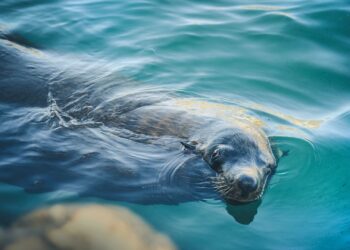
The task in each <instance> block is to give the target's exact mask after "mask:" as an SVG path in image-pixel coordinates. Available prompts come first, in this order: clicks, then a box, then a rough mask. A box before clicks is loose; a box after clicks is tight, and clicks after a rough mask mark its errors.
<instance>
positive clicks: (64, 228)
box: [0, 205, 176, 250]
mask: <svg viewBox="0 0 350 250" xmlns="http://www.w3.org/2000/svg"><path fill="white" fill-rule="evenodd" d="M0 248H1V249H4V250H31V249H35V250H44V249H45V250H58V249H69V250H75V249H76V250H78V249H84V250H97V249H98V250H100V249H104V250H109V249H113V250H115V249H123V250H124V249H125V250H127V249H132V250H137V249H142V250H147V249H150V250H151V249H152V250H154V249H159V250H166V249H176V248H175V246H174V245H173V243H172V242H171V241H170V240H169V239H168V238H167V237H166V236H164V235H162V234H159V233H156V232H155V231H154V230H153V229H151V228H150V227H149V226H148V225H147V224H146V223H145V222H144V221H143V220H142V219H141V218H140V217H138V216H137V215H135V214H133V213H132V212H130V211H129V210H127V209H126V208H122V207H108V206H101V205H80V206H72V205H55V206H53V207H49V208H44V209H40V210H37V211H34V212H32V213H30V214H28V215H26V216H24V217H22V218H20V219H19V220H17V221H16V222H15V223H14V224H13V225H12V226H11V227H10V228H8V229H7V230H2V231H0Z"/></svg>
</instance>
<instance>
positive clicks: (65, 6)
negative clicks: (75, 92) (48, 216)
mask: <svg viewBox="0 0 350 250" xmlns="http://www.w3.org/2000/svg"><path fill="white" fill-rule="evenodd" d="M349 24H350V2H349V1H345V0H344V1H341V0H334V1H259V2H253V1H228V0H222V1H199V0H189V1H166V0H157V1H156V0H153V1H152V0H142V1H139V0H137V1H98V0H72V1H68V0H66V1H65V0H55V1H44V0H41V1H29V0H2V1H1V3H0V25H1V27H0V28H1V29H2V30H6V32H9V33H12V34H18V36H21V37H23V38H24V39H25V40H26V41H29V42H30V43H31V44H33V46H35V47H37V48H38V49H40V50H41V51H43V52H45V53H48V54H50V53H51V54H54V55H56V56H57V57H59V55H62V57H64V58H65V60H69V59H67V58H75V59H74V60H77V61H80V60H81V61H84V60H85V59H86V61H88V62H90V63H91V62H93V63H92V64H93V65H94V63H95V64H96V65H100V64H99V62H103V63H101V64H102V65H106V66H108V67H109V68H113V71H114V70H115V71H117V72H119V73H120V74H122V75H123V76H125V77H128V78H131V79H133V80H135V81H137V82H138V84H139V85H140V84H141V85H142V84H144V85H145V86H146V85H147V86H156V87H160V88H164V89H167V90H169V89H170V90H174V91H175V92H177V93H179V94H180V95H186V96H199V97H200V98H202V99H204V100H211V101H214V102H219V103H226V104H230V105H236V104H239V105H241V106H244V107H247V108H249V109H250V110H252V111H254V112H255V114H256V115H257V116H259V118H261V119H263V120H264V122H265V123H266V124H267V127H268V128H269V135H270V136H272V137H273V138H272V141H273V143H274V145H276V146H277V147H279V148H281V149H283V150H287V151H288V155H287V156H285V157H283V158H282V159H281V160H280V162H279V165H278V168H277V172H276V174H275V175H274V176H273V178H272V179H271V181H270V183H269V186H268V188H267V190H266V192H265V194H264V196H263V199H262V201H261V203H260V204H259V205H258V207H257V208H256V211H253V214H254V213H256V214H255V216H253V217H252V216H251V215H250V216H248V217H250V218H249V219H248V221H247V220H243V222H245V223H242V220H237V218H236V219H235V218H234V217H235V216H232V214H235V215H237V214H238V215H239V217H240V218H241V217H244V215H245V214H251V211H250V210H251V209H252V208H251V206H250V205H244V206H237V207H227V205H226V204H225V203H224V202H221V201H218V200H211V199H208V200H204V201H191V202H184V203H179V204H178V205H159V204H154V205H152V204H151V205H138V204H135V203H127V202H118V201H111V200H108V199H99V198H81V197H79V196H77V195H75V194H74V193H73V194H67V193H65V192H63V191H62V192H60V191H59V190H58V191H54V192H45V193H39V194H30V193H27V192H25V191H23V189H21V188H20V187H17V186H15V185H10V184H5V183H3V184H1V185H0V201H1V206H0V219H1V222H2V223H3V224H6V223H8V222H9V221H11V220H13V219H14V218H15V217H17V216H18V215H20V214H22V213H25V212H28V211H30V210H31V209H34V208H36V207H40V206H43V205H47V204H53V203H58V202H75V201H78V202H91V201H93V202H99V203H102V204H111V203H112V204H121V205H124V206H127V207H129V208H130V209H132V210H133V211H135V212H136V213H138V214H139V215H141V216H142V217H143V218H144V219H145V220H146V221H148V222H149V223H150V224H151V225H153V226H154V227H155V228H156V229H158V230H159V231H161V232H164V233H165V234H167V235H168V236H169V237H170V238H171V239H172V240H173V241H174V242H175V244H176V245H177V246H178V247H179V249H349V248H350V215H349V211H350V195H349V193H350V192H349V191H350V181H349V179H350V165H349V162H350V161H349V160H350V132H349V126H350V29H349ZM0 63H1V62H0ZM0 91H1V90H0ZM35 111H36V110H35V109H31V110H29V111H28V110H21V112H22V113H21V112H19V111H16V110H15V109H14V108H13V107H11V106H3V105H2V106H1V109H0V124H1V128H0V141H3V142H4V143H1V151H2V153H1V158H0V167H3V166H5V165H9V164H10V165H11V164H12V165H13V166H15V165H16V164H20V163H23V162H25V163H28V162H29V163H28V165H29V166H30V165H35V164H42V163H43V161H39V160H38V158H35V156H36V153H37V148H38V147H46V146H47V147H48V148H50V146H51V147H55V145H63V143H67V144H68V142H67V141H68V140H69V138H63V139H62V138H60V137H59V136H60V135H55V136H49V135H47V134H49V133H50V130H49V129H47V130H45V131H44V132H42V131H41V130H40V131H41V132H40V131H39V129H42V127H41V126H39V125H38V126H33V127H30V128H29V129H27V130H24V129H23V128H24V127H25V128H27V127H28V126H29V125H28V124H26V122H27V119H31V118H32V117H33V116H35V115H34V113H35ZM276 114H283V115H276ZM29 116H30V117H31V118H29ZM290 117H294V118H297V119H301V120H307V121H316V120H317V121H318V122H317V124H318V125H317V126H303V125H300V124H297V123H293V122H290V119H289V118H290ZM12 120H13V122H11V121H12ZM282 125H287V127H288V129H284V128H283V127H282ZM293 129H294V130H295V131H294V130H293ZM36 130H38V131H36ZM33 134H34V135H35V137H34V138H33V137H31V136H32V135H33ZM38 135H41V136H40V137H38ZM74 136H76V135H75V134H74V133H73V134H72V137H74ZM35 138H37V139H35ZM47 138H49V139H50V138H51V139H57V141H50V140H47V141H46V144H43V143H42V142H40V143H39V140H46V139H47ZM36 140H37V141H36ZM59 140H60V141H59ZM5 141H6V143H5ZM58 141H59V142H58ZM73 141H74V140H73ZM9 142H12V144H11V145H10V144H9ZM21 143H22V144H21ZM55 143H56V144H55ZM9 145H10V146H9ZM65 145H66V144H65ZM69 147H70V145H68V146H67V148H69ZM111 151H112V150H111ZM24 152H25V155H23V153H24ZM50 157H52V158H53V157H57V156H52V155H51V156H50ZM50 157H48V159H51V158H50ZM108 160H111V159H108ZM67 162H69V161H68V160H67V161H66V163H67ZM94 164H96V163H93V164H91V166H92V167H93V166H94ZM78 185H83V184H79V183H78ZM253 210H254V209H253Z"/></svg>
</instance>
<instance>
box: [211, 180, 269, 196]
mask: <svg viewBox="0 0 350 250" xmlns="http://www.w3.org/2000/svg"><path fill="white" fill-rule="evenodd" d="M267 179H268V175H266V176H264V177H263V178H258V180H256V182H257V184H256V185H257V187H256V188H253V189H252V190H244V189H242V187H241V182H240V181H239V178H237V177H234V178H232V177H227V176H225V175H224V174H219V175H217V176H216V177H213V179H212V183H213V184H214V188H215V189H216V191H217V192H218V193H219V194H220V195H221V196H222V197H223V198H224V199H225V200H227V201H229V202H238V203H247V202H252V201H255V200H258V199H260V198H261V197H262V195H263V193H264V190H265V187H266V183H267Z"/></svg>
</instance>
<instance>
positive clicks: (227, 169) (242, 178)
mask: <svg viewBox="0 0 350 250" xmlns="http://www.w3.org/2000/svg"><path fill="white" fill-rule="evenodd" d="M262 142H263V143H262ZM183 145H184V146H185V147H186V148H188V149H192V150H196V151H197V152H200V153H201V154H202V157H203V159H204V160H205V161H206V162H207V163H208V164H209V166H210V167H211V168H212V169H213V170H214V171H215V172H216V173H217V175H216V177H215V178H214V180H213V183H214V186H215V188H216V189H217V190H218V192H219V193H220V194H221V196H222V197H223V198H224V199H225V200H227V201H230V202H250V201H254V200H257V199H259V198H260V197H261V196H262V194H263V192H264V189H265V186H266V183H267V180H268V178H269V176H270V175H271V173H272V172H273V170H274V169H275V167H276V161H275V158H274V156H273V154H272V150H271V147H270V145H269V142H268V140H267V138H265V137H260V138H258V137H254V136H253V135H251V134H247V133H245V131H243V130H240V129H237V128H226V129H223V130H221V131H218V132H217V133H215V135H213V136H211V137H210V139H209V141H207V143H204V144H201V143H198V142H193V141H192V142H190V143H187V144H184V143H183Z"/></svg>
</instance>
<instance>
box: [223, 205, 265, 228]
mask: <svg viewBox="0 0 350 250" xmlns="http://www.w3.org/2000/svg"><path fill="white" fill-rule="evenodd" d="M261 202H262V201H261V199H260V200H257V201H254V202H251V203H247V204H243V203H232V202H231V203H227V206H226V211H227V212H228V214H229V215H231V216H232V217H233V218H234V219H235V220H236V221H237V222H238V223H240V224H243V225H249V224H250V223H252V222H253V220H254V218H255V216H256V215H257V213H258V208H259V206H260V205H261Z"/></svg>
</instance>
